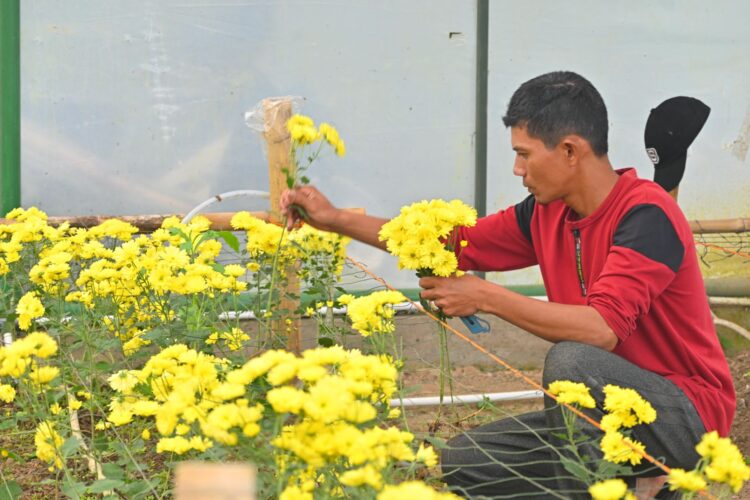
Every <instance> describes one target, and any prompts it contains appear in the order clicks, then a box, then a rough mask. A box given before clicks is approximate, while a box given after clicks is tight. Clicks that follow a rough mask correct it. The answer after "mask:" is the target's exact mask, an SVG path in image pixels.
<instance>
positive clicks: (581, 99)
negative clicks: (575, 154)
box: [503, 71, 609, 156]
mask: <svg viewBox="0 0 750 500" xmlns="http://www.w3.org/2000/svg"><path fill="white" fill-rule="evenodd" d="M503 123H504V124H505V126H506V127H524V128H526V132H527V133H528V134H529V135H531V136H532V137H536V138H538V139H540V140H541V141H542V142H543V143H544V145H545V146H547V148H548V149H552V148H554V147H555V146H557V144H558V143H559V142H560V140H561V139H562V138H563V137H565V136H566V135H568V134H575V135H579V136H581V137H583V138H584V139H586V140H587V141H588V142H589V144H590V145H591V149H592V150H593V151H594V153H595V154H596V155H597V156H602V155H605V154H607V150H608V149H609V147H608V144H607V133H608V131H609V123H608V121H607V107H606V106H605V105H604V100H603V99H602V96H601V95H600V94H599V92H598V91H597V90H596V88H595V87H594V86H593V85H592V84H591V82H589V81H588V80H586V79H585V78H584V77H582V76H581V75H579V74H576V73H573V72H572V71H554V72H552V73H546V74H544V75H541V76H537V77H536V78H532V79H531V80H529V81H528V82H526V83H524V84H523V85H521V86H520V87H519V88H518V90H516V91H515V93H513V97H511V99H510V103H509V104H508V111H507V112H506V113H505V116H504V117H503Z"/></svg>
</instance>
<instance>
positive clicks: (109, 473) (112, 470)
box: [102, 464, 125, 479]
mask: <svg viewBox="0 0 750 500" xmlns="http://www.w3.org/2000/svg"><path fill="white" fill-rule="evenodd" d="M102 473H103V474H104V475H105V476H106V477H108V478H110V479H125V471H124V470H123V469H122V467H120V466H119V465H117V464H102Z"/></svg>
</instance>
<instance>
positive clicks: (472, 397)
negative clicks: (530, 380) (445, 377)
mask: <svg viewBox="0 0 750 500" xmlns="http://www.w3.org/2000/svg"><path fill="white" fill-rule="evenodd" d="M543 396H544V393H543V392H542V391H510V392H491V393H489V394H463V395H460V396H451V397H449V398H446V397H443V398H442V399H443V401H442V403H441V401H440V396H425V397H419V398H402V399H391V400H390V401H389V402H388V404H390V405H391V406H403V407H406V406H437V405H439V404H449V405H458V404H476V403H481V402H483V401H503V402H504V401H524V400H527V399H538V398H541V397H543Z"/></svg>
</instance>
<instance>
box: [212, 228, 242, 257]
mask: <svg viewBox="0 0 750 500" xmlns="http://www.w3.org/2000/svg"><path fill="white" fill-rule="evenodd" d="M216 234H217V236H218V237H219V238H221V239H222V240H224V241H225V242H226V244H227V245H229V248H231V249H232V250H234V251H235V252H239V251H240V240H238V239H237V237H236V236H235V235H234V233H233V232H231V231H217V232H216Z"/></svg>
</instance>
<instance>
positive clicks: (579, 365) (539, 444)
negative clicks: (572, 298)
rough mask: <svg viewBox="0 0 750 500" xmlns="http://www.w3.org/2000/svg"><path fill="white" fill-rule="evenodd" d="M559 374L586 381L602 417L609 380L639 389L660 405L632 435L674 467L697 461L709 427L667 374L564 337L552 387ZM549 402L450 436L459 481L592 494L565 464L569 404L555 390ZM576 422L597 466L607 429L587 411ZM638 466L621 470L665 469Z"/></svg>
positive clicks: (448, 471)
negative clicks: (559, 401)
mask: <svg viewBox="0 0 750 500" xmlns="http://www.w3.org/2000/svg"><path fill="white" fill-rule="evenodd" d="M555 380H571V381H573V382H583V383H584V384H586V385H587V386H588V387H589V388H590V389H591V395H592V396H593V397H594V399H595V400H596V402H597V407H596V409H591V410H586V413H587V414H588V415H589V416H591V417H592V418H593V419H594V420H595V421H597V422H598V421H600V420H601V417H602V416H603V415H604V412H603V411H602V408H603V403H604V393H603V392H602V391H603V388H604V386H605V385H607V384H613V385H617V386H620V387H629V388H632V389H635V390H636V391H638V393H639V394H640V395H641V396H642V397H643V398H644V399H646V400H647V401H649V402H650V403H651V405H652V406H653V407H654V408H655V409H656V421H655V422H654V423H652V424H649V425H638V426H636V427H633V428H632V434H631V437H632V438H633V439H635V440H637V441H640V442H641V443H643V444H644V445H645V447H646V452H647V453H649V454H651V455H652V456H654V457H655V458H658V459H660V460H662V461H663V462H664V463H666V464H667V465H668V466H670V467H682V468H685V469H692V468H693V467H694V466H695V464H696V463H697V461H698V459H699V456H698V454H697V453H696V451H695V445H696V444H697V443H698V442H699V441H700V438H701V436H702V435H703V434H704V432H705V429H704V426H703V423H702V422H701V419H700V417H699V415H698V413H697V411H696V410H695V407H694V406H693V404H692V402H691V401H690V400H689V399H688V397H687V396H685V393H683V392H682V390H681V389H680V388H679V387H677V386H676V385H674V384H673V383H672V382H671V381H669V380H667V379H666V378H664V377H661V376H659V375H656V374H655V373H652V372H650V371H647V370H644V369H642V368H639V367H637V366H635V365H634V364H632V363H630V362H629V361H626V360H625V359H623V358H621V357H620V356H617V355H615V354H612V353H610V352H608V351H605V350H603V349H599V348H597V347H593V346H590V345H586V344H579V343H576V342H561V343H559V344H556V345H555V346H553V347H552V348H551V349H550V351H549V353H548V354H547V359H546V360H545V363H544V376H543V382H544V387H548V386H549V384H550V383H551V382H554V381H555ZM544 407H545V409H544V410H542V411H537V412H532V413H526V414H523V415H519V416H516V417H510V418H506V419H504V420H498V421H496V422H492V423H490V424H487V425H483V426H481V427H477V428H475V429H472V430H470V431H468V432H465V433H462V434H460V435H458V436H456V437H454V438H453V439H451V440H450V441H448V446H447V448H445V449H443V451H442V453H441V466H442V469H443V474H444V480H445V481H446V482H447V483H448V485H449V486H450V487H451V489H452V490H453V491H454V492H456V493H458V494H460V495H463V496H467V497H477V496H478V497H482V496H486V497H493V498H509V497H522V498H579V497H580V498H590V497H589V495H588V493H587V486H586V485H585V484H584V483H583V482H581V481H579V480H577V479H576V478H575V476H574V475H572V474H571V472H569V471H568V470H567V469H566V468H565V466H564V465H563V462H564V461H566V458H567V457H570V456H571V454H572V453H573V451H572V450H571V448H572V447H570V446H569V447H568V448H566V447H565V445H566V444H568V443H569V442H568V441H567V440H565V439H564V438H563V435H562V434H563V433H565V425H564V421H563V413H562V411H561V408H560V407H559V406H558V405H557V404H556V403H555V402H554V401H553V400H552V399H550V398H548V397H545V401H544ZM576 425H577V427H578V429H580V430H581V431H582V432H583V436H582V439H581V441H580V442H578V443H577V449H578V454H579V455H580V456H581V457H583V458H584V462H587V463H588V468H589V469H590V470H596V466H597V465H596V464H598V463H599V462H601V457H602V453H601V451H600V449H599V445H598V443H599V440H600V439H601V437H602V435H603V434H602V431H600V430H597V429H596V428H594V427H593V426H592V425H590V424H587V423H585V422H584V421H583V420H582V419H580V418H579V419H577V423H576ZM633 469H634V474H633V475H632V476H630V477H625V475H624V474H622V475H620V477H623V479H626V480H627V481H628V483H629V484H630V485H631V486H632V485H633V484H634V483H635V476H642V477H648V476H660V475H662V474H664V473H663V472H662V471H661V469H657V468H656V467H654V466H653V465H652V464H650V463H649V462H647V461H646V460H645V459H644V460H643V462H641V464H640V465H638V466H635V467H634V468H633ZM659 498H667V496H664V497H662V496H660V497H659Z"/></svg>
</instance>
